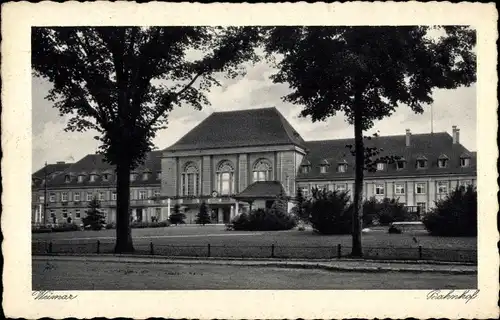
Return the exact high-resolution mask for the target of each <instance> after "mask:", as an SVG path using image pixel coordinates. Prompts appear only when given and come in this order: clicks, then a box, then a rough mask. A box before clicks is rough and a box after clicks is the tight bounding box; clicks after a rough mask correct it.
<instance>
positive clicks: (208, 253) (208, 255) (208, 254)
mask: <svg viewBox="0 0 500 320" xmlns="http://www.w3.org/2000/svg"><path fill="white" fill-rule="evenodd" d="M207 249H208V252H207V257H209V258H210V243H209V244H208V246H207Z"/></svg>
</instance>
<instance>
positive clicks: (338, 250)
mask: <svg viewBox="0 0 500 320" xmlns="http://www.w3.org/2000/svg"><path fill="white" fill-rule="evenodd" d="M341 257H342V245H341V244H340V243H339V244H338V245H337V258H339V259H340V258H341Z"/></svg>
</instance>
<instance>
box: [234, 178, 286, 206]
mask: <svg viewBox="0 0 500 320" xmlns="http://www.w3.org/2000/svg"><path fill="white" fill-rule="evenodd" d="M285 194H286V193H285V189H284V188H283V185H282V184H281V182H279V181H257V182H254V183H252V184H251V185H249V186H248V187H247V188H246V189H245V190H243V191H242V192H240V193H239V194H237V195H235V196H234V198H235V199H241V200H243V201H245V200H253V199H275V198H276V197H278V196H279V195H285Z"/></svg>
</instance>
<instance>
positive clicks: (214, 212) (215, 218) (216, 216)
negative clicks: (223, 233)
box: [210, 208, 219, 223]
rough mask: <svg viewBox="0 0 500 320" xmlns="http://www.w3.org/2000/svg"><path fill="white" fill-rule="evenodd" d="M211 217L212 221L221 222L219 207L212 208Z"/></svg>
mask: <svg viewBox="0 0 500 320" xmlns="http://www.w3.org/2000/svg"><path fill="white" fill-rule="evenodd" d="M210 218H211V220H212V223H217V222H219V209H218V208H214V209H212V214H211V216H210Z"/></svg>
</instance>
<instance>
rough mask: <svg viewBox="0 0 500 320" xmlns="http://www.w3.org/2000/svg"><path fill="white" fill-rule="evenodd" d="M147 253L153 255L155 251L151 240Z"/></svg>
mask: <svg viewBox="0 0 500 320" xmlns="http://www.w3.org/2000/svg"><path fill="white" fill-rule="evenodd" d="M149 253H150V254H151V255H154V254H155V251H154V248H153V241H151V242H150V243H149Z"/></svg>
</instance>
